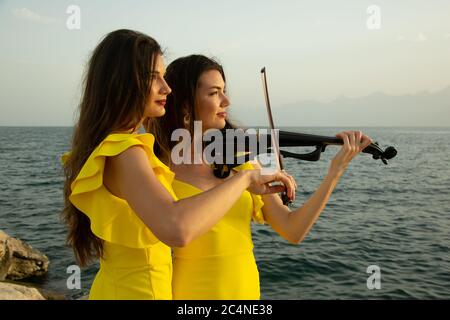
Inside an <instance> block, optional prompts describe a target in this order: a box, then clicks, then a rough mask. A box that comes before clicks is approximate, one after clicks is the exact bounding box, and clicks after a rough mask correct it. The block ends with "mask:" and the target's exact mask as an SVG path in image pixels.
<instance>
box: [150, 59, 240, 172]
mask: <svg viewBox="0 0 450 320" xmlns="http://www.w3.org/2000/svg"><path fill="white" fill-rule="evenodd" d="M210 70H217V71H219V72H220V74H221V75H222V78H223V81H224V82H226V78H225V72H224V71H223V67H222V66H221V65H220V64H219V63H218V62H217V61H216V60H214V59H211V58H208V57H206V56H204V55H189V56H186V57H182V58H178V59H176V60H174V61H173V62H172V63H170V64H169V65H168V66H167V69H166V74H165V79H166V82H167V84H168V85H169V87H170V88H171V89H172V92H171V94H169V95H168V96H167V102H166V106H167V108H166V113H165V115H164V117H161V118H158V119H157V120H156V125H155V126H156V127H157V129H153V130H156V131H158V132H159V134H158V135H157V139H156V141H157V143H156V144H155V154H156V155H157V156H158V157H159V158H160V159H161V160H162V161H163V162H165V163H166V164H169V163H170V153H171V150H172V148H173V147H174V146H175V145H176V144H177V142H176V141H171V140H170V137H171V134H172V132H173V131H174V130H175V129H179V128H185V129H188V130H189V132H190V134H191V136H194V121H195V120H197V114H196V112H195V97H196V92H197V88H198V84H199V83H198V82H199V78H200V76H201V75H202V74H203V73H204V72H206V71H210ZM185 116H188V123H185V121H184V119H185ZM234 127H235V126H234V125H232V124H231V123H230V122H228V121H227V124H226V128H234ZM153 128H154V127H153ZM151 129H152V128H151V126H150V125H146V130H147V131H150V130H151Z"/></svg>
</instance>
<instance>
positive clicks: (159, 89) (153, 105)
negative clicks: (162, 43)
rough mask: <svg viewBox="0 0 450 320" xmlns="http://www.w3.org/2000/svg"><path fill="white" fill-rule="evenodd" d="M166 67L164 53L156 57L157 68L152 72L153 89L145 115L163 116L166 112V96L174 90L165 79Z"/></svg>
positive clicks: (147, 116)
mask: <svg viewBox="0 0 450 320" xmlns="http://www.w3.org/2000/svg"><path fill="white" fill-rule="evenodd" d="M165 73H166V67H165V65H164V60H163V57H162V55H160V54H158V55H157V57H156V63H155V69H154V70H153V71H152V74H151V79H152V80H151V81H152V85H151V90H150V96H149V99H148V102H147V106H146V108H145V114H144V117H146V118H151V117H161V116H163V115H164V114H165V113H166V109H165V108H164V106H165V105H166V97H167V95H168V94H169V93H170V92H171V91H172V90H171V89H170V87H169V86H168V85H167V83H166V81H165V80H164V74H165Z"/></svg>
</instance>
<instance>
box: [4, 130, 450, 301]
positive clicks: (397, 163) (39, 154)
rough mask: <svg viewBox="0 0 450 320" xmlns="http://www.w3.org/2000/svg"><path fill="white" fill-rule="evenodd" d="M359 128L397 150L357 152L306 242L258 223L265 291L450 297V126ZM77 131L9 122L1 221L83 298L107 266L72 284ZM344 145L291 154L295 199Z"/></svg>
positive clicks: (61, 287) (270, 294)
mask: <svg viewBox="0 0 450 320" xmlns="http://www.w3.org/2000/svg"><path fill="white" fill-rule="evenodd" d="M358 129H362V130H363V131H364V132H365V133H367V134H368V135H369V136H371V137H372V138H373V139H374V140H375V141H378V142H379V143H380V145H381V146H382V147H386V146H389V145H392V146H395V147H396V148H397V150H398V156H397V157H396V158H395V159H393V160H392V161H391V162H390V164H389V165H387V166H385V165H383V164H382V163H381V162H380V161H375V160H373V159H372V158H371V156H369V155H367V154H362V155H359V156H358V157H357V158H356V159H354V160H353V162H352V163H351V164H350V166H349V167H348V169H347V171H346V173H345V175H344V176H343V177H342V178H341V180H340V182H339V184H338V186H337V188H336V189H335V191H334V192H333V194H332V196H331V199H330V201H329V203H328V204H327V206H326V208H325V210H324V211H323V213H322V215H321V216H320V218H319V219H318V221H317V223H316V224H315V225H314V227H313V229H312V230H311V232H310V233H309V234H308V236H307V237H306V239H305V240H304V241H303V243H301V244H300V245H290V244H288V243H286V241H284V240H283V239H282V238H280V237H279V236H278V235H277V234H276V233H275V232H274V231H273V230H272V229H271V228H270V227H269V226H267V225H263V226H261V225H254V226H253V227H252V228H253V229H252V230H253V239H254V244H255V249H254V251H255V255H256V259H257V262H258V267H259V271H260V277H261V293H262V298H263V299H336V298H337V299H408V298H413V299H435V298H439V299H449V298H450V160H449V158H450V128H358ZM290 130H292V131H299V132H305V133H315V134H321V135H334V134H335V133H337V132H339V131H341V129H340V128H328V127H327V128H290ZM71 133H72V128H56V127H52V128H43V127H0V229H3V230H4V231H5V232H7V233H9V234H10V235H11V236H14V237H18V238H20V239H22V240H24V241H26V242H28V243H29V244H31V245H32V246H33V247H35V248H37V249H39V250H41V251H42V252H44V253H45V254H46V255H47V256H48V257H49V259H50V268H49V273H48V276H47V277H45V278H44V279H40V280H35V282H36V285H38V286H41V287H43V288H45V289H49V290H53V291H57V292H62V293H64V294H66V295H67V297H68V298H77V297H79V296H82V295H85V294H87V293H88V291H89V287H90V285H91V283H92V280H93V278H94V276H95V273H96V271H97V269H98V265H92V266H91V267H89V268H86V269H83V270H82V274H81V284H82V288H81V290H77V289H74V290H69V289H67V286H66V281H67V278H68V276H69V274H68V273H67V268H68V266H70V265H73V264H75V261H74V257H73V254H72V251H71V249H69V248H66V247H65V246H64V239H65V233H66V232H65V227H64V226H63V225H62V223H61V222H60V220H59V214H60V211H61V209H62V204H63V198H62V184H63V177H62V169H61V164H60V158H59V157H60V155H61V154H62V153H64V152H65V151H68V149H69V141H70V136H71ZM293 150H294V151H299V149H293ZM304 150H306V149H304ZM337 151H338V147H329V148H328V149H327V150H326V152H325V153H323V154H322V159H321V160H320V161H318V162H300V161H297V160H292V159H286V161H285V165H286V168H287V170H288V171H289V172H290V173H291V174H292V175H293V176H295V177H296V179H297V182H298V184H299V188H298V191H297V192H298V193H297V201H296V206H301V204H302V203H304V202H305V201H306V200H307V199H308V198H309V197H310V195H311V194H312V193H313V192H314V191H315V189H316V188H317V187H318V186H319V184H320V183H321V180H322V178H323V177H324V175H325V174H326V172H327V168H328V165H329V162H330V159H331V158H332V157H333V155H334V154H335V153H336V152H337ZM371 265H376V266H378V267H379V269H380V274H381V280H380V281H381V282H380V284H381V288H380V289H373V290H370V289H368V286H367V279H368V277H369V276H370V274H369V273H367V268H368V267H369V266H371Z"/></svg>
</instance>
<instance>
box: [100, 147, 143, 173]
mask: <svg viewBox="0 0 450 320" xmlns="http://www.w3.org/2000/svg"><path fill="white" fill-rule="evenodd" d="M108 160H109V162H110V164H111V165H112V166H113V167H115V168H124V167H126V168H128V167H135V166H136V165H142V164H146V165H147V166H148V157H147V154H146V152H145V150H144V148H143V147H142V146H139V145H136V146H131V147H129V148H128V149H126V150H125V151H123V152H122V153H120V154H118V155H116V156H113V157H109V159H108Z"/></svg>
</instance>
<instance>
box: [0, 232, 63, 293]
mask: <svg viewBox="0 0 450 320" xmlns="http://www.w3.org/2000/svg"><path fill="white" fill-rule="evenodd" d="M49 263H50V261H49V259H48V257H47V256H46V255H45V254H43V253H41V252H40V251H39V250H37V249H35V248H33V247H31V246H30V245H28V244H27V243H25V242H23V241H21V240H19V239H16V238H13V237H11V236H9V235H8V234H6V233H5V232H3V231H2V230H0V300H48V299H52V300H53V299H64V295H62V294H55V293H48V292H44V291H42V290H40V289H38V288H35V287H33V286H32V285H31V284H29V283H27V279H30V278H36V277H42V276H45V275H46V274H47V272H48V267H49Z"/></svg>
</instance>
